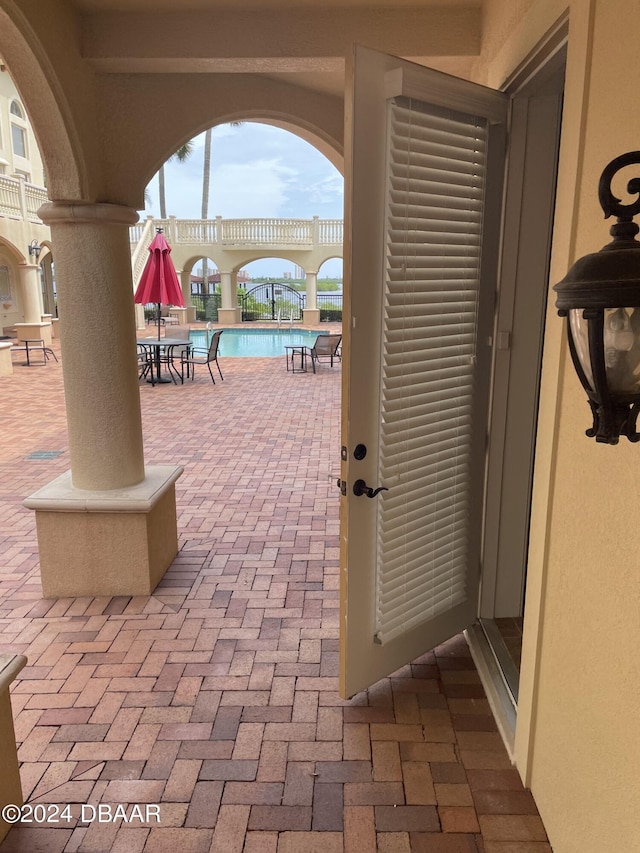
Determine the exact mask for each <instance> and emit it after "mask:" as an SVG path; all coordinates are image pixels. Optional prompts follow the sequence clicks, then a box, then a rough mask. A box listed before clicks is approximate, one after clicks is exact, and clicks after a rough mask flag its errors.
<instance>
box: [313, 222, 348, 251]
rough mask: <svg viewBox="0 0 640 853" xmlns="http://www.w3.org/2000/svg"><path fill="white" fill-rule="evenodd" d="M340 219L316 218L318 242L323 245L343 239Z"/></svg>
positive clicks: (340, 241) (339, 241)
mask: <svg viewBox="0 0 640 853" xmlns="http://www.w3.org/2000/svg"><path fill="white" fill-rule="evenodd" d="M343 232H344V228H343V221H342V219H319V220H318V243H322V244H323V245H327V244H331V243H340V244H341V243H342V240H343Z"/></svg>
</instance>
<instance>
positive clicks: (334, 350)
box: [285, 334, 342, 373]
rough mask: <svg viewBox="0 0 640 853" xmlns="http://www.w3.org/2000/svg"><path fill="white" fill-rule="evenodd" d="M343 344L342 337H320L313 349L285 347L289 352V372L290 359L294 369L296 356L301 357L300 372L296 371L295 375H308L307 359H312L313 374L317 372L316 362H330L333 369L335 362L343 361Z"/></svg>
mask: <svg viewBox="0 0 640 853" xmlns="http://www.w3.org/2000/svg"><path fill="white" fill-rule="evenodd" d="M341 343H342V335H324V334H322V335H318V337H317V338H316V342H315V343H314V345H313V346H311V347H306V346H300V345H298V346H287V347H285V349H286V351H287V370H288V369H289V359H291V366H292V368H293V360H294V357H295V356H296V355H299V356H300V371H297V370H295V368H294V371H293V372H294V373H299V372H303V373H306V370H307V358H310V359H311V367H312V368H313V372H314V373H315V372H316V362H318V363H319V364H320V363H321V362H323V361H325V362H326V361H329V362H330V364H331V367H333V363H334V361H341V360H342V354H341V349H340V345H341Z"/></svg>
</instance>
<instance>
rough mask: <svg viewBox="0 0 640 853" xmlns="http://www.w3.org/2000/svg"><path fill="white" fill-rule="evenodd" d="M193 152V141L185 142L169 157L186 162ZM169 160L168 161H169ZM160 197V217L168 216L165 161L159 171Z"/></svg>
mask: <svg viewBox="0 0 640 853" xmlns="http://www.w3.org/2000/svg"><path fill="white" fill-rule="evenodd" d="M192 152H193V143H192V142H185V144H184V145H181V146H180V148H178V150H177V151H176V153H175V154H174V155H173V156H172V157H169V160H173V158H174V157H175V158H176V159H177V160H178V162H180V163H184V161H185V160H188V159H189V157H190V156H191V154H192ZM169 160H167V163H168V162H169ZM158 197H159V200H160V219H166V218H167V199H166V196H165V189H164V163H163V164H162V166H160V171H159V172H158Z"/></svg>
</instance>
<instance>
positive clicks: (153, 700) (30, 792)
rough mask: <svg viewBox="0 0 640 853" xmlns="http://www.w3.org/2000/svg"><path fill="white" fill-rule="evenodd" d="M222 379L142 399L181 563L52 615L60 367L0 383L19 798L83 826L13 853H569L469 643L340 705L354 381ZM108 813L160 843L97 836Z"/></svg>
mask: <svg viewBox="0 0 640 853" xmlns="http://www.w3.org/2000/svg"><path fill="white" fill-rule="evenodd" d="M204 325H206V324H203V327H204ZM328 325H329V324H323V325H322V328H321V329H320V330H326V329H327V328H328ZM53 346H54V350H55V352H56V353H57V354H58V355H59V354H60V348H59V341H57V340H54V343H53ZM221 364H222V370H223V373H224V376H225V379H224V382H219V381H218V382H216V384H215V385H213V383H212V382H211V380H210V378H209V376H208V374H207V372H206V370H202V371H200V372H199V373H197V374H196V377H195V381H193V382H188V383H185V385H184V386H182V385H173V384H167V385H161V386H156V387H151V386H150V385H147V384H146V383H144V382H142V383H141V385H140V399H141V406H142V422H143V435H144V445H145V459H146V461H147V463H148V464H159V463H166V464H174V465H182V466H184V475H183V476H182V477H181V478H180V479H179V480H178V483H177V488H176V493H177V510H178V530H179V545H180V550H179V553H178V555H177V557H176V559H175V560H174V562H173V564H172V565H171V567H170V568H169V570H168V571H167V573H166V575H165V577H164V578H163V580H162V581H161V583H160V584H159V586H158V587H157V589H156V590H155V592H154V593H153V595H150V596H139V597H134V598H128V597H117V598H88V597H87V598H65V599H58V600H53V599H45V598H43V597H42V589H41V586H40V578H39V570H38V551H37V543H36V532H35V517H34V513H32V512H30V511H28V510H26V509H25V508H24V507H23V506H22V500H23V499H24V497H25V496H26V495H28V494H31V493H32V492H33V491H35V490H36V489H38V488H40V487H41V486H43V485H45V484H46V483H48V482H50V481H51V480H52V479H53V478H54V477H56V476H58V475H59V474H62V473H63V472H64V471H65V470H68V468H69V449H68V443H67V430H66V418H65V411H64V397H63V383H62V365H61V364H56V363H55V362H51V361H50V362H48V363H47V365H46V366H41V367H36V366H34V367H22V366H19V365H18V364H16V366H15V368H14V373H13V374H12V375H11V376H7V377H2V378H0V388H1V389H2V392H3V399H4V400H5V407H4V411H3V426H4V430H5V435H6V436H7V437H9V438H8V440H7V442H5V448H4V452H3V454H2V458H1V459H0V512H1V513H2V519H3V527H2V533H1V535H0V651H1V652H13V653H17V654H26V655H27V657H28V659H29V662H28V665H27V667H26V668H25V669H24V670H22V672H21V673H20V674H19V676H18V678H17V679H16V681H15V683H14V686H13V689H12V702H13V713H14V719H15V728H16V736H17V739H18V745H19V752H18V755H19V759H20V762H21V767H20V772H21V776H22V785H23V792H24V796H25V798H26V800H27V801H28V802H29V803H30V804H34V805H35V804H36V803H38V804H51V805H60V807H61V808H62V807H63V805H64V804H65V803H70V804H71V812H72V814H73V815H74V817H73V819H72V820H71V821H70V822H69V823H66V821H64V820H62V821H61V822H59V823H57V824H53V823H50V824H48V825H34V824H31V825H29V824H27V823H23V824H18V825H16V826H14V827H13V828H12V829H11V831H10V832H9V835H8V836H7V838H6V839H5V840H4V842H2V844H0V853H37V851H46V853H107V851H109V853H174V852H175V851H176V850H179V851H180V853H320V851H321V853H375V851H378V853H427V851H429V853H516V851H517V853H551V848H550V847H549V845H548V843H547V841H546V836H545V831H544V827H543V825H542V822H541V821H540V818H539V817H538V815H537V812H536V808H535V803H534V802H533V799H532V797H531V795H530V794H529V793H528V792H527V791H525V790H524V789H523V788H522V784H521V782H520V779H519V776H518V774H517V772H516V771H515V770H514V769H513V768H512V767H511V764H510V761H509V758H508V756H507V753H506V751H505V749H504V747H503V745H502V742H501V740H500V736H499V734H498V732H497V730H496V726H495V723H494V720H493V717H492V715H491V713H490V710H489V705H488V703H487V700H486V698H485V697H484V693H483V690H482V686H481V684H480V681H479V678H478V675H477V672H476V671H475V669H474V665H473V661H472V659H471V657H470V654H469V650H468V648H467V646H466V643H465V641H464V638H463V637H461V636H460V637H456V638H454V639H453V640H451V641H449V642H448V643H446V644H444V645H443V646H440V647H438V648H436V649H435V650H434V651H432V652H429V653H427V654H425V655H424V656H423V657H422V658H420V659H419V660H416V661H413V662H412V663H411V664H409V665H407V666H405V667H403V668H402V669H401V670H399V671H398V672H396V673H394V674H393V675H392V676H390V677H389V678H384V679H382V680H381V681H380V682H378V683H377V684H375V685H373V686H372V687H371V688H370V689H369V690H367V691H365V692H363V693H361V694H359V695H357V696H355V697H354V698H353V699H350V700H348V701H345V700H343V699H341V698H340V697H339V696H338V693H337V672H338V648H339V642H338V621H339V619H338V612H339V591H338V587H339V495H338V491H337V489H336V485H335V481H336V479H337V476H338V472H339V470H340V385H341V368H340V366H339V365H337V366H335V367H334V368H330V367H328V366H327V365H323V366H321V367H320V368H319V370H318V372H317V373H316V374H315V375H314V374H312V373H306V374H304V373H301V374H292V373H287V371H286V366H285V357H284V355H282V356H281V358H280V359H274V358H224V359H221ZM100 803H102V804H105V805H106V804H124V805H126V807H127V810H128V813H130V812H131V809H132V805H133V804H140V805H141V807H142V808H143V809H144V808H145V805H146V804H151V805H154V804H157V805H159V807H160V823H156V822H155V820H154V819H153V818H152V819H151V820H150V821H148V822H140V821H138V820H133V821H132V822H131V823H130V824H125V823H124V822H123V821H122V820H119V821H116V822H109V821H106V822H102V823H101V822H99V821H93V822H85V823H81V822H78V821H77V816H78V815H79V814H80V808H81V805H82V804H90V805H93V806H94V807H95V806H97V805H98V804H100Z"/></svg>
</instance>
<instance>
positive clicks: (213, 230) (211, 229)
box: [175, 219, 218, 243]
mask: <svg viewBox="0 0 640 853" xmlns="http://www.w3.org/2000/svg"><path fill="white" fill-rule="evenodd" d="M175 223H176V232H177V234H176V236H177V240H176V242H178V243H217V242H218V240H217V223H216V220H215V219H176V220H175Z"/></svg>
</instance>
